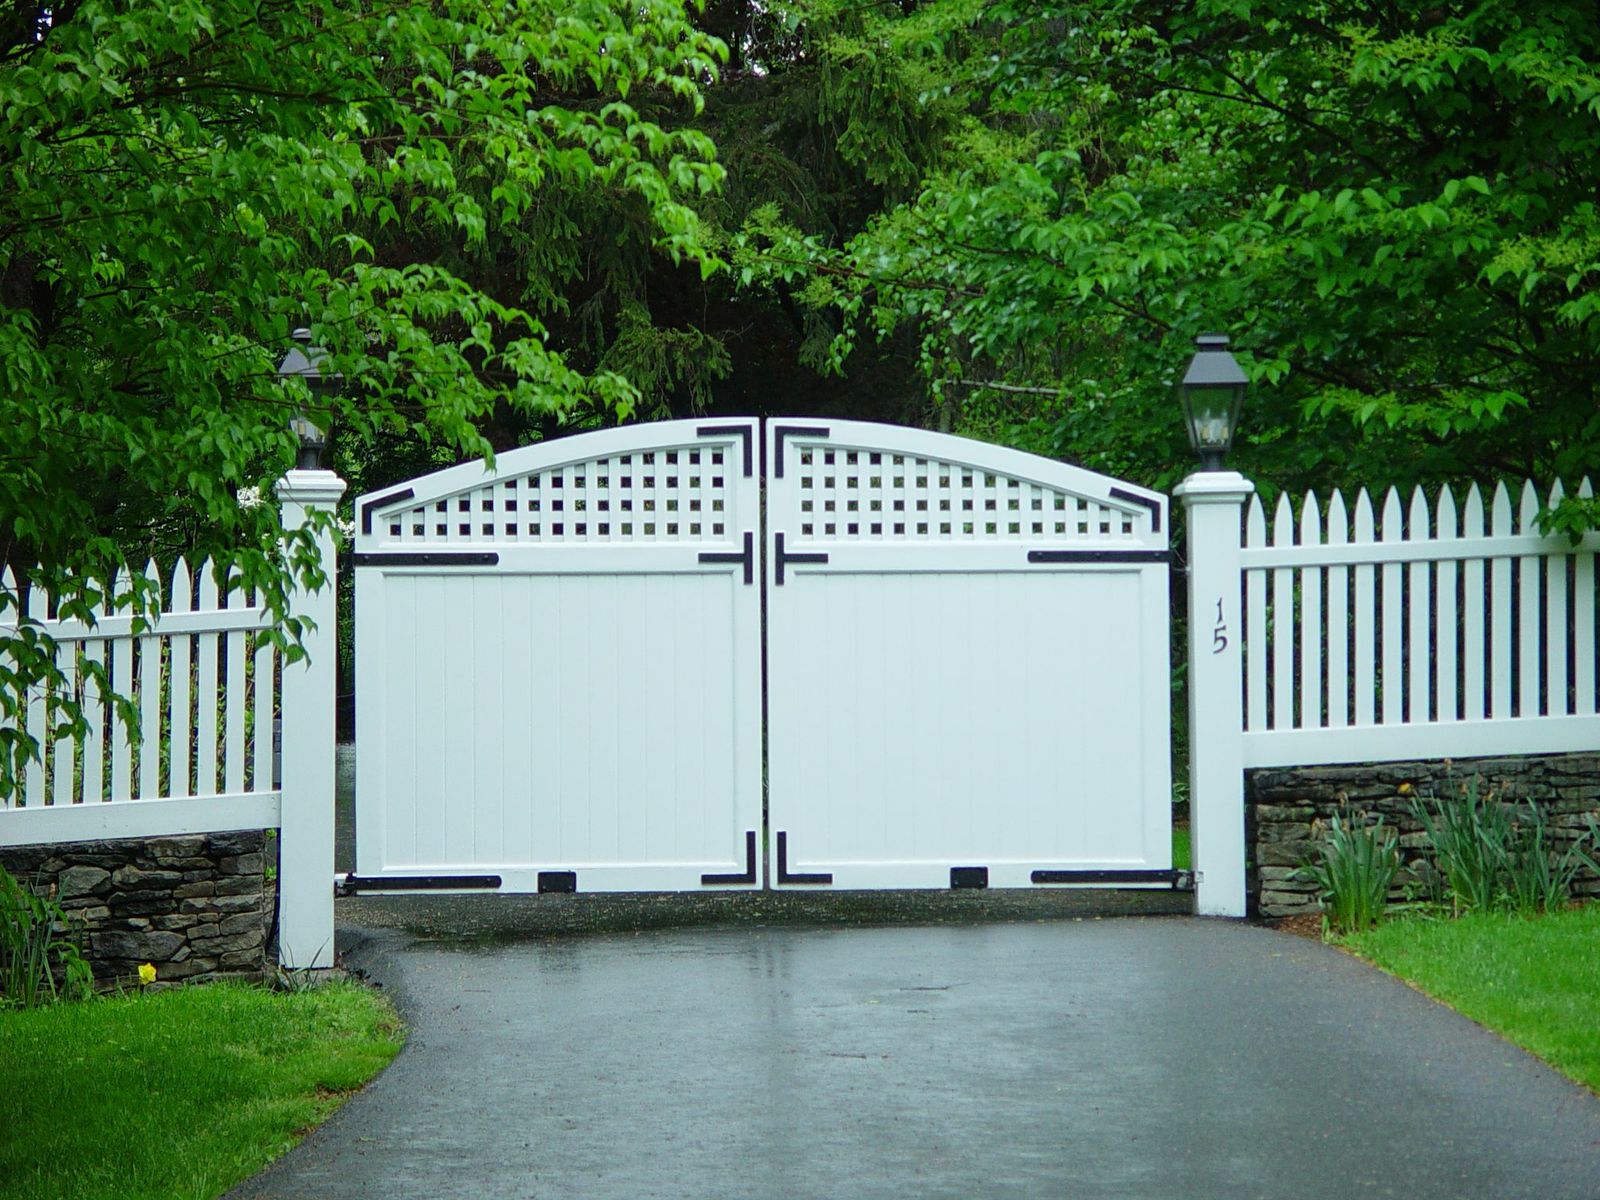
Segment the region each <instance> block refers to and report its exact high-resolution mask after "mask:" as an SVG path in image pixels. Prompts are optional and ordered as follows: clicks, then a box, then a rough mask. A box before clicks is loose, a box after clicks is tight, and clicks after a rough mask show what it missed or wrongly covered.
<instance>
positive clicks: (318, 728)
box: [277, 470, 345, 970]
mask: <svg viewBox="0 0 1600 1200" xmlns="http://www.w3.org/2000/svg"><path fill="white" fill-rule="evenodd" d="M344 489H345V482H344V480H342V479H340V478H339V477H338V476H337V475H335V474H334V473H333V472H332V471H320V470H318V471H290V472H289V473H288V474H287V475H285V476H284V477H283V478H282V479H281V480H279V481H278V486H277V493H278V499H279V500H281V501H282V502H283V527H284V528H285V529H297V528H299V527H301V526H303V525H304V524H305V523H306V520H307V518H308V517H309V516H310V514H311V513H314V512H329V511H332V509H333V506H334V505H335V504H337V503H338V502H339V497H341V496H343V495H344ZM316 544H317V555H318V557H319V559H320V560H321V563H322V569H323V573H324V574H325V575H326V576H327V582H326V583H324V584H323V585H322V587H321V588H320V589H318V590H317V591H311V590H309V589H307V588H305V587H303V586H302V585H300V584H299V583H296V584H294V585H293V587H292V588H291V589H290V593H289V605H290V609H289V610H290V612H291V613H292V614H293V615H294V616H296V617H301V618H304V619H307V620H309V621H310V622H314V623H315V628H313V629H308V630H306V632H305V637H304V641H303V643H302V644H303V645H304V647H305V651H306V655H307V657H305V658H303V659H301V660H300V661H299V662H296V663H285V664H284V667H283V769H282V789H283V795H282V817H281V820H280V828H279V832H278V961H279V963H280V964H281V965H282V966H283V967H284V968H285V969H288V970H302V969H306V968H323V967H331V966H333V775H334V771H333V743H334V692H335V690H336V689H337V687H338V683H337V678H336V675H335V671H334V663H335V659H336V658H337V657H338V641H337V639H336V637H335V635H334V624H335V621H336V613H337V607H336V599H335V597H336V594H337V588H336V584H337V582H338V577H339V568H338V560H337V558H336V557H335V554H334V546H333V534H332V532H331V531H330V530H327V529H322V530H319V531H318V532H317V534H316Z"/></svg>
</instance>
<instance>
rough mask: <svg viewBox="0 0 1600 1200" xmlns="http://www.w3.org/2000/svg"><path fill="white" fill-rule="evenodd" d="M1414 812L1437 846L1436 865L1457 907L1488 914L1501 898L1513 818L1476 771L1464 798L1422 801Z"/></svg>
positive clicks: (1416, 805) (1429, 838)
mask: <svg viewBox="0 0 1600 1200" xmlns="http://www.w3.org/2000/svg"><path fill="white" fill-rule="evenodd" d="M1412 813H1413V814H1414V815H1415V816H1416V818H1417V820H1418V821H1419V822H1420V823H1421V825H1422V828H1423V831H1424V832H1425V833H1426V834H1427V835H1428V842H1429V844H1430V845H1431V846H1432V847H1433V853H1434V859H1435V865H1436V866H1437V867H1438V869H1439V875H1440V876H1441V878H1442V879H1443V881H1444V886H1445V890H1446V891H1447V892H1448V893H1449V896H1450V902H1451V905H1452V906H1453V907H1454V909H1455V911H1456V912H1458V913H1460V912H1463V911H1465V912H1473V911H1481V912H1487V911H1489V910H1491V909H1493V908H1494V907H1496V906H1497V904H1498V903H1499V901H1500V897H1501V895H1502V892H1503V886H1504V881H1505V877H1506V873H1507V863H1508V861H1509V858H1510V854H1511V842H1512V837H1513V832H1512V827H1511V817H1510V815H1509V814H1508V813H1507V812H1506V810H1505V809H1504V808H1503V807H1502V806H1501V804H1500V802H1499V799H1498V798H1497V797H1496V795H1495V794H1494V793H1493V792H1486V791H1485V790H1484V789H1483V786H1482V781H1481V780H1479V778H1478V777H1477V776H1476V775H1474V776H1473V777H1472V778H1471V779H1469V780H1468V781H1467V783H1466V784H1465V785H1464V786H1463V787H1462V789H1461V794H1460V799H1458V800H1457V799H1450V798H1448V797H1445V798H1435V799H1434V801H1433V807H1432V811H1431V812H1430V811H1429V806H1428V804H1427V803H1426V802H1425V801H1423V800H1420V799H1419V800H1418V801H1416V802H1415V803H1414V804H1413V805H1412Z"/></svg>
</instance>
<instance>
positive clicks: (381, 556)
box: [351, 550, 500, 567]
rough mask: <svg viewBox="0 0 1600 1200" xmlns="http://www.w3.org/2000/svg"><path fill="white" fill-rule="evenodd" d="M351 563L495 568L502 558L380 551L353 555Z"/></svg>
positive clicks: (459, 554)
mask: <svg viewBox="0 0 1600 1200" xmlns="http://www.w3.org/2000/svg"><path fill="white" fill-rule="evenodd" d="M351 561H352V562H354V564H355V565H356V566H358V567H495V566H499V565H500V556H499V555H498V554H496V553H494V552H493V551H484V552H482V553H459V552H458V553H454V554H452V553H450V552H448V551H435V550H429V551H406V550H396V551H388V550H378V551H374V552H372V553H370V554H353V555H351Z"/></svg>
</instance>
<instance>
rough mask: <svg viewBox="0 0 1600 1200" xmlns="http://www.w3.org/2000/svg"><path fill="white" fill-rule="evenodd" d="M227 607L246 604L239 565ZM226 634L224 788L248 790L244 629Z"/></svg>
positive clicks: (227, 591) (225, 595) (225, 598)
mask: <svg viewBox="0 0 1600 1200" xmlns="http://www.w3.org/2000/svg"><path fill="white" fill-rule="evenodd" d="M222 603H223V606H224V607H225V608H230V609H239V608H244V607H246V605H245V596H244V589H243V588H241V587H240V586H239V570H238V568H237V567H233V568H230V570H229V571H228V580H227V586H226V587H224V588H223V591H222ZM222 637H223V650H224V657H223V667H224V670H225V671H226V674H227V694H226V700H225V702H224V703H225V706H226V709H225V711H226V720H225V721H224V737H223V755H222V762H223V767H222V773H223V780H222V790H223V791H224V792H227V793H231V794H237V793H239V792H242V791H244V688H245V682H244V639H245V632H244V630H242V629H230V630H229V631H228V632H227V633H225V634H223V635H222Z"/></svg>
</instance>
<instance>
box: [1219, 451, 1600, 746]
mask: <svg viewBox="0 0 1600 1200" xmlns="http://www.w3.org/2000/svg"><path fill="white" fill-rule="evenodd" d="M1578 494H1579V495H1582V496H1591V495H1592V494H1593V490H1592V487H1591V485H1590V482H1589V481H1588V480H1584V481H1583V483H1582V484H1581V485H1580V487H1579V491H1578ZM1563 495H1564V492H1563V490H1562V488H1561V486H1560V485H1559V484H1558V485H1556V486H1555V487H1553V488H1552V489H1551V490H1550V491H1549V492H1548V493H1546V500H1547V502H1548V504H1550V505H1554V504H1556V503H1559V502H1560V500H1561V498H1562V496H1563ZM1380 506H1381V517H1380V518H1379V519H1378V520H1377V521H1376V522H1375V521H1374V519H1373V508H1374V505H1373V502H1372V499H1371V498H1370V497H1369V496H1368V495H1367V493H1366V492H1365V491H1362V492H1360V493H1359V494H1358V495H1357V496H1356V499H1355V503H1354V507H1353V512H1354V519H1353V521H1352V522H1351V523H1350V525H1349V527H1348V528H1347V526H1346V520H1345V508H1344V502H1343V498H1342V497H1341V496H1339V495H1338V494H1337V493H1335V494H1334V495H1333V496H1331V497H1329V498H1328V500H1327V502H1326V503H1322V502H1319V500H1318V498H1317V497H1315V496H1312V495H1308V496H1306V497H1304V498H1303V499H1302V500H1301V502H1300V508H1299V516H1298V519H1296V518H1295V515H1294V512H1293V509H1292V507H1291V505H1290V502H1289V498H1288V497H1287V496H1281V497H1280V498H1279V501H1278V506H1277V510H1276V513H1275V515H1274V518H1273V520H1272V522H1271V532H1270V535H1269V532H1268V522H1267V521H1266V519H1265V514H1264V510H1263V507H1262V505H1261V502H1260V500H1259V498H1256V499H1252V501H1251V502H1250V505H1249V508H1248V510H1247V512H1246V514H1245V519H1244V528H1243V550H1242V552H1241V564H1242V568H1243V580H1242V588H1243V595H1244V599H1245V610H1246V643H1245V670H1244V689H1245V703H1244V715H1245V738H1244V746H1245V763H1246V765H1247V766H1252V767H1263V766H1280V765H1296V764H1309V763H1336V762H1360V761H1381V760H1384V759H1403V758H1437V757H1453V756H1466V755H1474V756H1481V755H1485V754H1516V753H1536V752H1552V753H1553V752H1558V751H1562V750H1582V749H1592V748H1593V747H1594V746H1595V745H1596V744H1600V721H1597V720H1596V717H1595V713H1596V708H1597V703H1596V694H1595V688H1596V671H1595V651H1596V628H1595V617H1596V606H1595V586H1596V581H1595V570H1594V558H1595V551H1596V549H1597V547H1600V535H1596V534H1593V533H1591V534H1588V535H1586V536H1585V537H1584V538H1583V539H1582V540H1581V542H1579V543H1578V544H1577V545H1574V544H1572V543H1571V542H1570V540H1569V539H1567V538H1565V537H1563V536H1555V537H1547V536H1545V535H1543V534H1542V533H1540V531H1539V525H1538V515H1539V512H1540V509H1541V494H1540V491H1539V489H1537V488H1536V487H1535V486H1534V485H1533V484H1532V483H1525V484H1524V485H1523V486H1522V487H1521V488H1520V489H1518V495H1517V497H1516V499H1515V503H1513V497H1512V494H1511V492H1510V491H1509V490H1508V489H1507V488H1506V487H1505V486H1504V485H1500V486H1498V487H1496V488H1495V489H1494V491H1493V493H1492V495H1491V496H1490V499H1489V502H1488V504H1487V505H1485V502H1484V497H1483V495H1482V494H1481V493H1480V491H1479V490H1478V488H1476V487H1473V488H1470V489H1468V491H1467V492H1466V493H1465V495H1464V497H1462V498H1461V501H1460V503H1459V504H1458V502H1457V497H1456V496H1455V495H1454V494H1452V492H1451V491H1450V490H1448V489H1445V490H1442V491H1440V492H1439V493H1438V494H1437V495H1436V496H1434V497H1431V498H1430V497H1429V496H1428V495H1426V494H1424V493H1423V492H1422V491H1421V490H1420V489H1418V490H1416V491H1414V492H1413V493H1412V494H1411V496H1410V497H1409V498H1404V497H1402V496H1401V495H1400V494H1399V493H1398V492H1396V491H1392V490H1391V491H1390V492H1388V493H1387V494H1385V495H1384V496H1383V497H1382V498H1381V501H1380ZM1486 509H1487V511H1486ZM1269 583H1270V589H1269V586H1268V585H1269Z"/></svg>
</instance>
